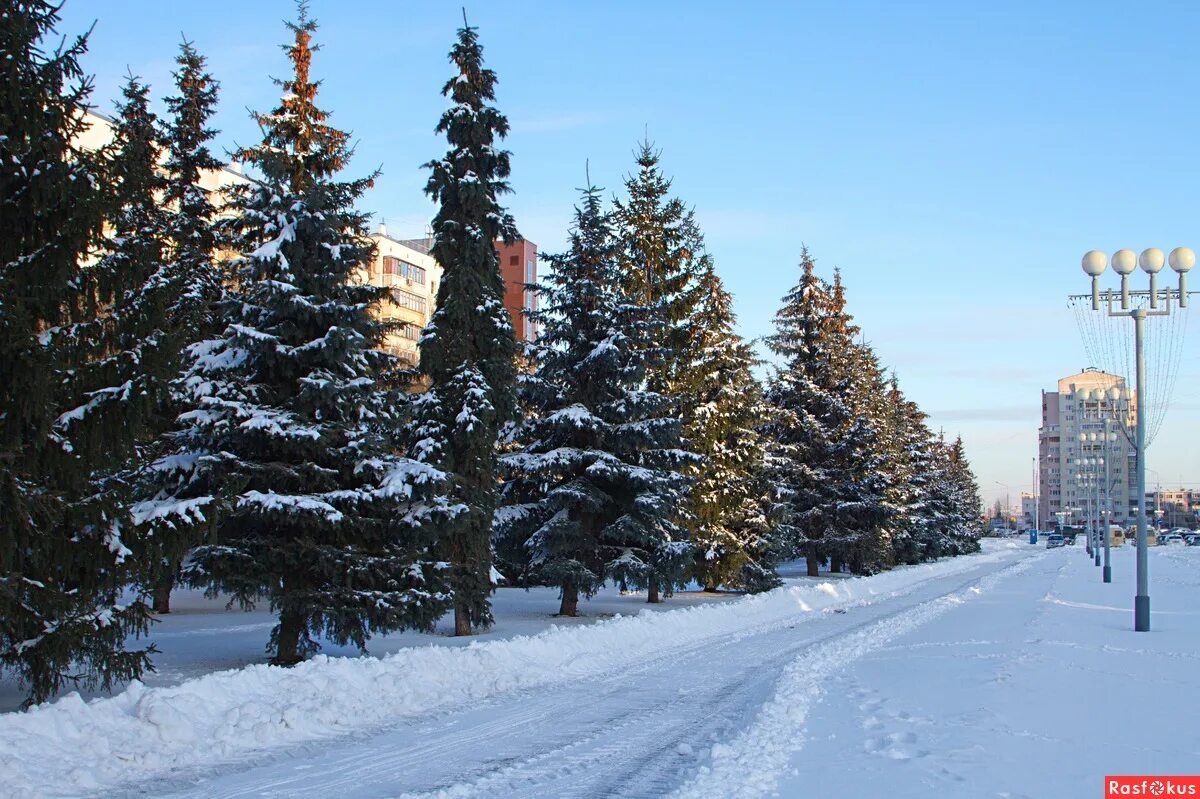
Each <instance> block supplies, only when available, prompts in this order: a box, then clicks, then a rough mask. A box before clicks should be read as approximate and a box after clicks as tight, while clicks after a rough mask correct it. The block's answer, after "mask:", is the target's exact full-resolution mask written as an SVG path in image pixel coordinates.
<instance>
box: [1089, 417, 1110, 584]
mask: <svg viewBox="0 0 1200 799" xmlns="http://www.w3.org/2000/svg"><path fill="white" fill-rule="evenodd" d="M1096 415H1097V417H1099V415H1100V412H1099V410H1097V411H1096ZM1092 450H1093V451H1092V455H1093V456H1095V454H1096V453H1095V447H1093V448H1092ZM1100 451H1101V452H1103V451H1104V450H1103V449H1101V450H1100ZM1092 460H1093V464H1092V465H1093V466H1095V467H1096V468H1095V469H1094V470H1093V482H1094V485H1095V488H1096V565H1097V566H1099V565H1100V536H1101V535H1103V533H1104V531H1103V530H1101V529H1100V520H1101V516H1102V515H1103V513H1104V510H1103V508H1101V507H1100V464H1098V463H1094V461H1095V457H1093V458H1092ZM1104 538H1105V539H1106V540H1107V539H1108V536H1107V535H1105V536H1104Z"/></svg>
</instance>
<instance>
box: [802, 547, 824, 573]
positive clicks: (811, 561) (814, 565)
mask: <svg viewBox="0 0 1200 799" xmlns="http://www.w3.org/2000/svg"><path fill="white" fill-rule="evenodd" d="M804 560H805V561H806V563H807V565H808V576H809V577H816V576H817V575H818V574H820V572H819V571H818V567H819V566H820V565H821V562H820V561H819V560H817V547H816V545H815V544H814V545H812V546H809V548H808V551H807V552H806V553H805V555H804Z"/></svg>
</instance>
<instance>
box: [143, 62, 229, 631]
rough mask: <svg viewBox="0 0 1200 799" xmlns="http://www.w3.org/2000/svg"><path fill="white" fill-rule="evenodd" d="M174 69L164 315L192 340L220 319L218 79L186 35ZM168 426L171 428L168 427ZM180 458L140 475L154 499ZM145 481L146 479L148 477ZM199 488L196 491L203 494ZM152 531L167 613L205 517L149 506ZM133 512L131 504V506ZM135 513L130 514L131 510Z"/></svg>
mask: <svg viewBox="0 0 1200 799" xmlns="http://www.w3.org/2000/svg"><path fill="white" fill-rule="evenodd" d="M175 62H176V64H178V69H176V70H175V72H174V78H175V87H176V91H177V94H175V95H174V96H172V97H168V98H167V109H168V110H169V111H170V113H171V118H170V120H169V121H168V122H167V123H166V124H165V125H163V126H162V140H163V144H164V147H165V149H166V154H167V158H166V163H165V164H164V166H165V170H166V180H165V187H164V191H163V201H164V205H165V206H166V211H165V213H166V226H165V231H164V232H165V238H166V243H167V245H168V250H167V260H168V263H167V266H166V273H165V274H166V278H167V280H169V281H170V283H171V284H172V294H173V296H172V301H171V306H170V309H169V315H170V318H171V319H172V320H174V321H175V322H176V323H177V324H178V325H179V327H180V329H181V330H184V331H186V333H187V335H188V337H189V340H190V341H202V340H205V339H208V338H211V337H213V336H215V335H217V334H219V333H220V332H221V327H220V326H219V325H220V317H219V315H218V314H216V313H213V311H214V310H215V308H214V304H215V302H216V300H217V299H218V298H219V297H220V294H221V275H220V271H219V269H218V266H217V264H216V261H215V258H216V251H217V248H218V246H219V238H218V233H217V224H216V209H215V206H214V204H213V202H212V200H211V199H210V197H209V193H208V190H207V189H205V188H204V187H203V186H201V184H200V180H201V177H202V176H203V174H204V173H206V172H212V171H215V170H218V169H221V168H222V164H221V162H220V161H218V160H217V159H216V158H215V157H214V156H213V155H212V152H211V151H210V150H209V142H210V141H211V140H212V137H213V136H214V135H215V134H216V131H214V130H213V129H212V128H210V127H209V120H210V118H211V117H212V114H213V112H214V111H215V110H216V104H217V88H218V87H217V83H216V81H214V80H213V79H212V76H211V75H209V74H208V72H207V71H206V69H205V59H204V57H203V56H202V55H200V53H198V52H197V51H196V48H195V47H194V46H193V44H192V43H191V42H189V41H187V40H186V39H185V40H184V41H183V43H182V44H181V45H180V48H179V55H178V56H176V58H175ZM180 404H183V405H186V404H187V400H186V397H179V398H178V401H177V402H173V403H172V404H171V409H172V410H175V407H176V406H177V405H180ZM167 427H169V426H167ZM181 443H182V446H183V447H185V448H186V447H187V446H188V444H187V443H186V442H180V441H178V439H177V437H176V435H175V434H174V433H168V434H167V435H165V436H160V439H159V445H160V449H166V450H167V451H171V450H175V449H178V448H179V447H180V446H181ZM185 465H186V462H180V461H178V460H165V459H158V460H157V461H156V462H155V464H154V468H153V469H152V470H150V472H149V474H148V475H144V476H143V481H142V482H143V483H144V484H146V486H145V488H146V490H147V491H148V492H149V493H150V495H151V496H152V497H157V496H158V495H159V493H160V492H161V491H162V489H163V484H164V482H165V483H166V484H167V485H168V486H169V487H168V489H167V490H168V493H175V492H178V490H179V488H180V487H181V485H182V484H183V483H185V482H187V480H188V479H189V477H190V475H189V474H188V473H187V470H186V469H185V470H184V472H183V473H178V472H176V471H175V469H176V467H181V466H185ZM147 478H148V479H147ZM202 493H203V492H201V494H202ZM148 507H151V508H153V509H154V510H155V512H152V513H151V519H150V520H149V521H150V523H151V529H155V530H156V532H157V533H158V535H159V536H160V537H164V536H165V535H167V534H169V537H171V538H173V539H174V540H175V543H176V544H177V545H178V546H175V547H173V548H172V549H173V550H174V551H165V552H164V553H163V558H162V562H161V563H159V564H158V565H159V566H160V567H161V569H159V570H157V572H158V573H156V574H155V575H154V576H153V578H152V582H153V592H154V612H155V613H169V612H170V610H171V604H170V603H171V589H172V587H173V586H174V584H175V579H176V576H177V575H178V573H179V566H180V558H181V557H182V555H183V553H182V552H181V551H179V550H180V548H181V547H186V546H187V545H188V544H189V543H195V542H196V538H195V536H191V535H187V534H186V531H187V530H188V528H190V527H192V524H191V522H193V521H196V520H201V519H203V514H202V511H200V508H199V507H198V506H196V505H192V506H190V507H188V508H187V513H186V514H185V516H184V517H182V518H181V517H179V516H170V515H167V516H163V515H160V514H159V513H157V511H158V510H159V509H160V507H161V506H159V505H158V504H156V503H152V504H151V505H150V506H148ZM136 510H137V509H136V508H135V511H136ZM135 515H136V514H135Z"/></svg>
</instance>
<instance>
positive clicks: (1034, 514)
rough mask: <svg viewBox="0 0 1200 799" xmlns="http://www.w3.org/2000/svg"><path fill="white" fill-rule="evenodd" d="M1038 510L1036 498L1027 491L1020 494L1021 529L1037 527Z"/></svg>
mask: <svg viewBox="0 0 1200 799" xmlns="http://www.w3.org/2000/svg"><path fill="white" fill-rule="evenodd" d="M1037 518H1038V510H1037V497H1036V496H1035V495H1033V494H1030V493H1029V492H1028V491H1022V492H1021V519H1020V524H1021V526H1022V527H1025V528H1030V527H1034V526H1036V525H1037Z"/></svg>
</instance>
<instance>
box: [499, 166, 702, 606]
mask: <svg viewBox="0 0 1200 799" xmlns="http://www.w3.org/2000/svg"><path fill="white" fill-rule="evenodd" d="M546 260H547V261H548V262H549V264H550V265H551V270H550V274H549V277H548V278H547V279H546V280H547V284H546V285H545V286H544V287H542V288H541V289H540V290H539V296H540V297H541V299H542V302H541V304H540V310H538V311H536V312H534V313H533V314H532V316H533V318H534V321H535V322H538V323H539V324H540V325H541V326H542V328H541V329H542V335H541V337H540V339H539V341H538V346H537V347H536V349H535V352H536V362H537V368H536V371H535V372H534V374H533V375H532V376H531V378H530V379H529V380H527V381H525V389H524V391H523V393H524V395H525V396H526V397H527V400H528V403H529V406H530V411H531V413H530V415H529V416H528V417H527V419H526V420H525V422H524V423H523V424H522V425H521V426H520V428H519V429H518V432H517V435H516V439H517V440H518V441H519V442H521V443H522V446H521V448H520V450H519V451H518V452H515V453H512V454H508V455H506V456H504V458H503V462H504V465H505V466H506V467H507V469H508V470H509V471H510V472H511V477H512V479H511V481H510V482H509V483H508V484H507V486H506V490H505V499H506V503H507V504H506V505H505V506H504V507H502V508H500V510H499V511H498V512H497V515H496V534H497V541H498V549H500V550H501V552H507V553H512V554H511V555H510V556H509V557H510V559H511V560H513V561H516V562H518V563H520V564H521V565H522V567H523V572H524V573H523V575H522V576H523V578H524V580H525V582H527V583H528V582H533V583H540V584H545V585H555V586H557V587H558V588H559V589H560V591H561V592H562V603H561V605H560V607H559V613H560V614H561V615H566V616H574V615H576V613H577V608H578V602H579V595H580V594H581V593H582V594H583V595H584V596H587V597H590V596H592V594H594V593H595V592H596V590H597V589H599V588H600V586H601V585H603V583H604V579H605V577H606V576H613V577H615V578H617V579H624V580H626V581H627V582H630V583H633V584H634V585H644V584H646V581H647V579H648V577H649V575H650V573H651V570H652V568H653V566H652V564H653V561H654V559H655V558H657V557H660V555H661V552H662V551H663V550H664V549H667V548H670V547H671V546H672V542H673V541H674V540H676V539H677V538H678V537H679V531H678V530H677V529H676V527H675V525H674V522H673V521H672V516H673V515H674V509H675V507H676V505H677V504H678V503H679V501H680V499H681V497H682V492H683V490H684V489H685V488H686V486H687V480H686V479H685V478H683V477H682V476H681V475H680V474H679V472H678V471H677V469H678V467H679V466H680V464H681V463H682V462H684V461H686V460H687V459H688V457H689V456H688V455H687V454H686V453H683V452H681V451H680V450H679V449H678V443H679V422H678V420H677V419H675V418H673V417H671V416H663V415H662V413H663V411H664V410H665V407H666V402H665V400H664V398H663V397H661V396H660V395H657V394H652V393H650V392H647V391H643V390H642V389H641V383H642V380H643V378H644V372H645V368H644V356H643V355H642V354H641V353H640V352H638V351H637V350H636V349H635V348H634V346H633V342H632V340H631V338H630V336H629V333H628V331H631V330H637V329H640V328H641V327H642V326H643V325H644V324H645V323H644V321H643V320H642V319H641V317H643V316H644V312H643V310H642V309H641V308H638V307H636V306H631V305H629V304H627V303H625V302H624V300H623V298H622V296H621V294H620V289H619V280H618V278H619V275H620V266H619V263H618V261H617V242H616V240H615V239H614V237H613V233H612V228H611V221H610V216H609V215H608V214H605V213H603V212H602V211H601V208H600V197H599V190H597V189H595V188H594V187H589V188H588V189H586V190H584V192H583V200H582V205H581V206H580V207H577V208H576V210H575V224H574V226H573V228H572V230H571V235H570V250H569V251H568V252H566V253H563V254H561V255H548V256H546Z"/></svg>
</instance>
